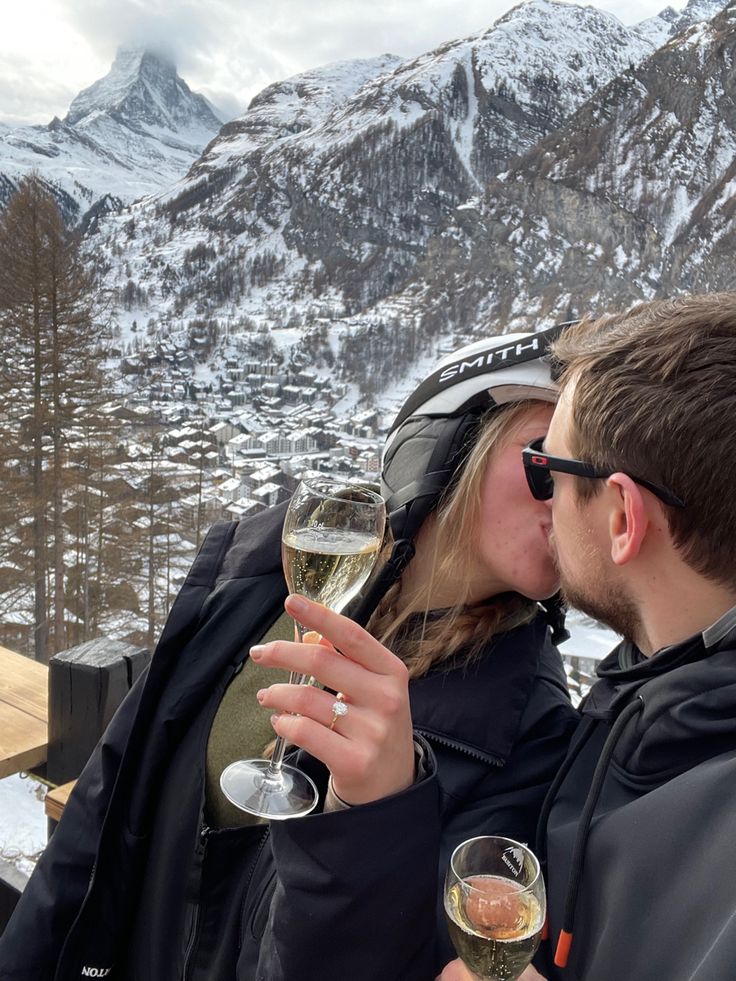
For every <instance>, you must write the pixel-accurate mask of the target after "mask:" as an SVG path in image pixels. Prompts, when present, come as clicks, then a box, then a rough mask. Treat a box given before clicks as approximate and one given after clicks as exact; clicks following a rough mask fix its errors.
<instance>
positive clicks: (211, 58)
mask: <svg viewBox="0 0 736 981" xmlns="http://www.w3.org/2000/svg"><path fill="white" fill-rule="evenodd" d="M669 3H670V5H672V6H674V7H676V8H677V9H680V8H681V7H683V6H684V5H685V0H669ZM667 5H668V0H593V6H596V7H601V8H603V9H605V10H608V11H609V12H610V13H612V14H615V15H616V16H617V17H618V18H619V19H620V20H622V21H623V22H624V23H626V24H633V23H636V22H638V21H640V20H643V19H644V18H646V17H650V16H653V15H654V14H657V13H659V12H660V10H662V9H663V8H664V7H665V6H667ZM512 6H514V3H513V0H199V2H192V0H0V11H1V14H0V24H1V25H2V26H1V29H0V120H1V121H3V122H7V123H25V122H33V123H47V122H49V121H50V120H51V119H52V118H53V117H54V116H55V115H56V116H64V115H65V113H66V111H67V109H68V107H69V103H70V102H71V100H72V99H73V98H74V96H75V95H76V94H77V93H78V92H79V91H80V90H81V89H83V88H85V87H86V86H88V85H91V83H92V82H94V81H95V80H96V79H98V78H101V77H102V76H103V75H105V74H106V73H107V72H108V70H109V68H110V64H111V63H112V60H113V58H114V57H115V51H116V50H117V48H118V46H119V45H121V44H131V43H148V44H153V45H159V46H160V45H162V44H164V45H166V46H167V47H168V49H169V50H170V51H171V53H172V55H173V56H174V58H175V60H176V63H177V66H178V68H179V74H180V75H182V77H183V78H184V79H185V81H186V82H187V83H188V84H189V86H190V88H192V89H193V90H194V91H197V92H202V93H203V94H204V95H206V96H207V97H208V98H209V99H211V100H212V102H214V104H215V105H216V106H217V107H218V108H219V109H220V110H221V111H222V112H223V113H224V114H225V116H226V117H230V118H232V117H234V116H236V115H238V113H239V112H241V111H242V110H243V109H245V107H246V106H247V104H248V102H249V100H250V99H251V98H252V97H253V96H254V95H255V94H256V93H257V92H259V91H260V90H261V89H262V88H263V87H264V86H266V85H268V84H269V83H271V82H275V81H278V80H279V79H283V78H286V77H288V76H289V75H294V74H296V73H297V72H300V71H304V70H306V69H308V68H315V67H317V66H319V65H324V64H327V63H328V62H330V61H337V60H340V59H344V58H362V57H370V56H372V55H378V54H384V53H386V52H390V53H391V54H397V55H404V56H407V57H408V56H410V55H416V54H420V53H421V52H423V51H429V50H430V49H432V48H434V47H436V46H437V45H439V44H441V43H442V42H443V41H449V40H452V39H454V38H459V37H464V36H466V35H468V34H474V33H475V32H477V31H481V30H483V29H485V28H488V27H490V26H491V24H492V23H493V21H494V20H496V18H498V17H499V16H500V15H501V14H503V13H504V12H505V11H506V10H508V9H510V8H511V7H512Z"/></svg>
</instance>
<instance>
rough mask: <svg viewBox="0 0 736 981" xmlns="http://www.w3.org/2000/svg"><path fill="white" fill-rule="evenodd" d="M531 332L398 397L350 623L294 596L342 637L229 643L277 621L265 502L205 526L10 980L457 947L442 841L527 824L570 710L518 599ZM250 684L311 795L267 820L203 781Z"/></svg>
mask: <svg viewBox="0 0 736 981" xmlns="http://www.w3.org/2000/svg"><path fill="white" fill-rule="evenodd" d="M545 340H546V339H545V338H544V337H543V336H542V335H534V336H533V337H527V338H523V339H519V338H509V337H504V338H494V339H492V340H491V341H489V342H488V343H487V344H482V345H473V346H472V348H471V349H466V350H465V351H463V352H458V356H457V357H455V358H451V359H449V362H448V363H446V364H442V365H441V366H440V367H439V369H438V370H437V371H436V372H434V373H433V374H432V375H431V376H430V377H429V378H428V379H427V380H426V381H425V383H423V385H422V386H420V387H419V388H418V389H417V392H415V393H414V395H413V396H412V397H411V398H410V399H409V400H408V402H407V404H406V405H405V406H404V408H403V409H402V411H401V412H400V413H399V416H398V418H397V421H396V423H395V425H394V428H393V430H392V432H391V434H390V436H389V440H388V443H387V450H386V453H385V457H384V463H383V472H382V482H383V485H384V490H385V493H386V497H387V510H388V512H389V515H390V525H391V531H392V533H393V537H394V542H395V543H394V547H393V551H392V555H391V557H390V559H389V561H388V562H387V563H386V565H385V566H384V567H383V569H382V570H381V572H380V573H379V575H378V578H377V581H376V583H375V584H374V585H373V587H372V588H371V589H369V591H368V593H367V595H366V597H365V598H364V602H363V608H362V609H360V610H358V611H356V612H355V614H354V615H355V616H356V618H357V619H359V620H366V619H368V616H369V615H370V619H369V620H368V630H367V631H365V630H363V629H361V628H360V627H359V626H358V625H357V624H356V623H353V622H351V621H349V620H347V619H346V618H344V617H339V616H337V615H336V614H332V613H330V612H329V611H327V610H325V609H323V608H321V607H319V606H317V605H316V604H307V605H306V606H304V605H300V603H301V604H303V603H304V602H305V601H300V600H299V599H298V598H291V599H290V600H289V601H288V604H287V611H288V612H289V613H290V614H291V615H293V616H295V617H297V618H298V619H299V620H300V621H301V622H302V623H303V624H304V625H305V626H307V627H309V628H311V629H314V630H317V631H318V632H319V633H320V634H322V635H324V636H325V638H329V641H331V642H332V644H334V647H333V646H332V644H330V643H329V641H323V642H322V643H321V644H304V645H296V644H293V643H289V642H286V641H277V642H274V643H260V644H257V645H256V646H255V647H252V648H251V657H250V658H249V659H247V658H246V657H245V655H246V653H247V650H248V648H249V647H251V645H252V644H253V643H254V642H255V641H258V640H262V639H263V638H264V635H266V636H268V632H269V628H272V627H273V625H274V621H276V625H277V626H278V623H279V613H280V608H281V603H282V600H283V596H284V592H285V588H284V583H283V577H282V574H281V571H280V561H279V539H280V528H281V523H282V520H283V509H275V510H273V511H271V512H266V513H265V514H263V515H260V516H258V518H257V519H252V520H251V521H249V522H241V523H240V524H239V525H237V526H233V525H227V526H220V527H216V528H215V529H214V530H213V532H212V533H211V534H210V536H208V538H207V540H206V542H205V544H204V546H203V548H202V550H201V552H200V555H199V556H198V558H197V561H196V562H195V564H194V566H193V568H192V571H191V573H190V575H189V577H188V579H187V583H186V584H185V586H184V588H183V589H182V592H181V594H180V596H179V597H178V598H177V601H176V603H175V605H174V608H173V609H172V612H171V615H170V617H169V621H168V622H167V627H166V629H165V631H164V634H163V636H162V638H161V641H160V642H159V645H158V647H157V650H156V654H155V656H154V658H153V661H152V664H151V669H150V672H149V674H148V677H147V678H146V679H144V680H143V681H141V682H140V683H139V684H137V685H136V687H135V688H134V690H133V691H132V692H131V694H130V696H129V697H128V699H126V701H125V703H124V704H123V706H121V709H120V710H119V712H118V714H117V715H116V717H115V719H114V720H113V722H112V723H111V725H110V727H109V729H108V732H107V733H106V735H105V737H103V740H102V742H101V744H100V746H99V747H98V749H97V750H96V751H95V754H94V755H93V757H92V759H91V760H90V763H89V764H88V766H87V768H86V769H85V772H84V774H83V775H82V777H81V778H80V780H79V782H78V785H77V789H76V790H75V793H74V794H73V795H72V797H71V798H70V802H69V804H68V805H67V809H66V812H65V815H64V818H63V819H62V821H61V823H60V825H59V827H58V829H57V831H56V832H55V834H54V837H53V838H52V840H51V842H50V845H49V847H48V848H47V849H46V852H45V853H44V856H43V857H42V860H41V861H40V862H39V865H38V867H37V870H36V872H35V873H34V876H33V877H32V879H31V882H30V883H29V885H28V887H27V889H26V891H25V894H24V896H23V898H22V900H21V902H20V903H19V906H18V909H17V910H16V914H15V916H14V918H13V920H12V921H11V924H10V925H9V927H8V928H7V930H6V932H5V935H4V936H3V938H2V940H0V974H2V976H3V977H6V976H7V977H8V978H9V979H13V981H20V979H21V978H23V979H25V978H28V979H30V978H33V979H34V981H38V979H41V978H49V979H51V978H54V979H55V981H67V979H71V978H75V979H76V978H79V977H80V976H81V977H87V976H89V977H107V976H110V977H111V978H114V979H115V981H118V979H120V981H133V979H135V981H151V979H153V978H155V979H156V981H169V979H171V981H174V979H177V981H179V979H184V978H185V979H187V981H198V979H208V981H219V979H223V981H224V979H233V978H235V979H237V981H251V979H254V978H258V979H268V981H275V979H289V981H308V979H311V978H315V979H316V978H320V979H335V981H337V979H350V981H360V979H362V978H365V979H369V978H370V979H373V978H382V979H383V978H391V977H395V978H397V979H398V978H401V979H403V981H408V979H413V978H416V979H428V978H430V977H433V976H434V973H435V972H436V969H437V968H439V967H441V966H442V965H443V964H444V963H446V962H447V961H448V960H449V959H450V958H451V957H452V956H453V955H452V950H451V948H450V946H449V941H448V939H447V935H446V932H445V929H444V923H443V918H442V913H441V900H440V898H439V891H440V887H441V879H442V876H443V875H444V869H445V867H446V863H447V858H448V856H449V852H450V851H451V849H452V848H453V847H454V846H455V845H456V844H457V843H458V842H459V841H461V840H463V839H465V838H468V837H471V836H472V835H473V834H477V833H482V832H495V833H505V834H508V835H511V836H512V837H516V838H521V839H524V840H531V839H532V836H533V831H534V824H535V822H536V817H537V813H538V811H539V808H540V805H541V800H542V797H543V795H544V792H545V789H546V786H547V784H548V783H549V781H550V780H551V778H552V776H553V774H554V772H555V770H556V768H557V765H558V763H559V762H560V760H561V757H562V755H563V754H564V750H565V746H566V742H567V737H568V732H569V729H570V726H571V724H572V721H573V719H574V713H573V710H572V708H571V707H570V704H569V700H568V699H567V695H566V691H565V682H564V673H563V671H562V668H561V664H560V661H559V656H558V654H557V652H556V650H555V649H554V648H553V647H552V645H551V643H550V640H549V629H548V625H547V622H546V619H545V616H544V615H543V614H542V612H541V611H540V608H539V607H538V605H537V603H536V601H537V600H542V599H546V598H548V597H550V596H551V595H552V594H553V593H554V592H555V590H556V586H557V582H556V574H555V571H554V568H553V566H552V564H551V562H550V559H549V555H548V552H547V548H546V529H547V526H548V519H547V509H546V506H545V505H540V504H538V503H537V502H535V501H533V499H532V498H531V496H530V494H529V492H528V489H527V486H526V481H525V478H524V475H523V470H522V466H521V449H522V447H523V446H525V445H527V444H528V443H529V442H530V441H531V440H532V439H535V438H537V437H539V436H542V435H544V433H545V431H546V426H547V423H548V420H549V417H550V414H551V404H552V402H553V400H554V398H555V389H554V385H553V384H552V382H551V380H550V375H549V368H548V366H547V365H546V364H545V363H544V362H543V361H542V360H540V356H541V355H542V354H543V353H544V349H545V347H544V343H545ZM481 348H482V350H481ZM414 552H415V554H414V557H413V558H412V554H413V553H414ZM387 645H388V646H387ZM337 649H339V651H340V652H341V653H340V654H338V653H337ZM392 650H393V651H395V652H396V654H394V653H392ZM397 655H398V656H397ZM272 667H286V668H292V667H296V668H298V669H299V670H300V671H305V670H306V671H307V672H309V673H312V674H313V675H314V676H315V678H316V679H317V680H318V681H319V682H321V683H322V684H323V685H324V686H325V688H326V689H329V690H331V691H332V692H338V691H339V692H341V693H343V695H344V701H343V703H342V704H343V705H347V714H345V715H340V716H338V715H337V713H336V712H335V710H334V705H335V702H336V698H335V696H334V694H330V692H329V691H325V690H320V689H317V688H312V687H301V688H296V687H292V686H289V685H284V684H276V685H271V686H269V687H267V686H266V685H264V684H263V682H262V680H261V679H262V678H263V677H265V676H266V674H267V672H265V671H262V668H272ZM256 690H257V691H258V695H257V698H258V701H259V702H260V704H261V705H262V706H264V707H265V708H267V709H268V710H269V713H264V714H263V717H264V720H265V724H266V726H267V727H268V718H269V715H270V714H271V713H273V714H275V715H276V716H277V718H276V719H275V721H274V723H273V728H274V729H275V730H276V732H277V733H279V734H282V735H285V736H286V737H287V738H288V739H290V740H292V741H293V742H294V743H295V744H297V745H298V746H302V747H303V748H304V749H306V750H307V751H308V754H311V755H307V754H301V756H300V759H299V765H301V766H303V767H304V768H305V769H307V770H308V771H309V772H310V773H311V775H312V776H313V778H314V779H315V781H316V782H317V784H318V786H319V787H320V790H321V794H322V798H323V803H322V804H321V812H320V813H315V814H313V815H310V816H308V817H306V818H303V819H300V820H292V821H286V822H274V824H273V826H272V827H271V829H269V828H268V827H267V826H264V825H263V824H258V823H253V822H252V821H250V820H249V819H248V818H247V817H246V816H245V815H242V813H240V812H233V811H228V809H227V807H226V804H225V802H224V799H223V798H222V796H221V794H220V792H219V786H218V783H219V779H218V778H219V774H220V772H221V770H222V767H223V765H225V764H226V763H227V762H230V761H231V760H232V759H235V758H237V757H239V756H242V755H243V754H244V753H247V752H248V751H249V749H250V748H251V747H249V746H248V745H247V743H248V739H249V738H250V741H251V743H252V748H254V749H255V748H256V744H257V741H258V739H260V738H261V735H262V733H261V730H259V728H258V725H257V724H256V723H255V722H254V721H253V716H254V712H253V709H252V696H250V695H249V694H248V693H249V692H253V693H254V694H255V692H256ZM293 712H298V713H299V716H295V715H291V714H290V713H293ZM251 723H252V724H253V728H252V730H251V731H250V735H249V733H248V732H247V731H245V730H246V726H247V727H249V728H250V727H251ZM272 732H273V730H271V733H272ZM261 745H262V743H261ZM256 755H257V754H256ZM330 775H331V780H330V783H331V786H330V787H328V779H329V778H330ZM3 972H4V973H3Z"/></svg>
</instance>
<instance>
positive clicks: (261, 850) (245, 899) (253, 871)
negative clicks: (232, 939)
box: [239, 826, 271, 948]
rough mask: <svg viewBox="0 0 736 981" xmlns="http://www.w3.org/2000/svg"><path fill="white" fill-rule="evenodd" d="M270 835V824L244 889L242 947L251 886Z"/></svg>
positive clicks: (241, 911) (241, 930) (241, 917)
mask: <svg viewBox="0 0 736 981" xmlns="http://www.w3.org/2000/svg"><path fill="white" fill-rule="evenodd" d="M270 835H271V830H270V828H269V827H268V826H266V828H265V829H264V833H263V837H262V838H261V840H260V843H259V845H258V848H257V850H256V855H255V858H254V859H253V864H252V865H251V868H250V875H249V876H248V882H247V884H246V887H245V889H244V890H243V903H242V906H241V907H240V934H239V936H240V946H241V948H242V946H243V944H244V943H245V931H246V927H245V919H246V917H245V909H246V906H247V905H248V899H249V898H250V897H249V893H250V887H251V884H252V882H253V876H254V875H255V874H256V869H257V868H258V862H259V861H260V858H261V855H262V854H263V849H264V848H265V847H266V844H267V843H268V839H269V837H270ZM254 912H255V910H254Z"/></svg>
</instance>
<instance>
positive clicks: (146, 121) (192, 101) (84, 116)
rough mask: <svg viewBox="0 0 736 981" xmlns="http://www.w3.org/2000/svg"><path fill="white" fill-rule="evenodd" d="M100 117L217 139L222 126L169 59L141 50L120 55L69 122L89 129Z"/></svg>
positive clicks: (74, 105)
mask: <svg viewBox="0 0 736 981" xmlns="http://www.w3.org/2000/svg"><path fill="white" fill-rule="evenodd" d="M100 113H102V114H106V115H110V116H113V117H114V118H115V119H116V121H117V122H119V123H123V124H124V125H127V126H129V127H131V128H132V129H146V130H149V131H150V130H151V129H152V128H156V129H164V130H170V131H172V132H181V130H182V128H187V127H191V126H194V127H196V128H197V129H206V130H209V131H211V133H213V134H214V133H216V132H217V130H218V129H219V128H220V125H221V120H220V119H218V117H217V115H216V114H215V112H214V110H213V108H212V106H211V105H210V103H209V102H208V101H207V100H206V99H205V98H204V96H202V95H196V94H195V93H193V92H192V91H191V89H190V88H189V86H188V85H187V83H186V82H185V81H184V80H183V79H182V78H181V77H180V76H179V75H178V73H177V70H176V65H175V63H174V60H173V58H172V57H171V56H170V55H169V54H168V53H166V52H164V51H162V50H161V49H157V48H153V47H147V46H138V45H137V46H132V47H121V48H119V49H118V52H117V55H116V57H115V61H114V62H113V64H112V67H111V69H110V71H109V72H108V73H107V75H105V77H104V78H101V79H99V80H98V81H96V82H94V83H93V84H92V85H90V86H89V88H86V89H84V90H83V91H82V92H80V93H79V95H78V96H77V97H76V98H75V99H74V101H73V102H72V104H71V106H70V107H69V112H68V113H67V116H66V118H65V120H64V122H65V123H67V124H68V125H70V126H75V127H79V126H80V125H81V126H82V127H84V126H85V124H86V123H87V122H88V121H89V122H92V120H93V119H95V118H97V117H98V116H99V114H100Z"/></svg>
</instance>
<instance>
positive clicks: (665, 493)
mask: <svg viewBox="0 0 736 981" xmlns="http://www.w3.org/2000/svg"><path fill="white" fill-rule="evenodd" d="M543 443H544V437H542V438H541V439H535V440H534V441H533V442H532V443H530V444H529V445H528V446H527V447H526V449H524V450H522V451H521V456H522V459H523V461H524V472H525V473H526V481H527V483H528V484H529V490H530V491H531V492H532V496H533V497H535V498H536V500H538V501H549V500H550V498H551V497H552V494H553V493H554V489H555V483H554V480H553V478H552V474H551V473H550V471H551V470H556V471H558V472H559V473H571V474H574V475H575V476H576V477H594V478H596V477H610V476H611V474H612V473H616V472H617V471H616V470H599V469H598V468H597V467H594V466H593V464H592V463H584V462H583V461H582V460H567V459H565V457H561V456H550V455H549V453H545V452H544V450H543V449H542V446H543ZM629 477H631V479H632V480H633V481H634V482H635V483H637V484H641V486H642V487H646V489H647V490H648V491H651V492H652V494H654V495H655V496H656V497H658V498H659V499H660V501H662V502H663V503H664V504H669V505H670V506H671V507H673V508H684V507H685V502H684V501H683V500H682V498H680V497H678V496H677V495H676V494H673V493H672V491H669V490H667V488H666V487H660V485H659V484H653V483H652V482H651V480H644V479H643V478H642V477H634V476H632V474H629Z"/></svg>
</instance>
